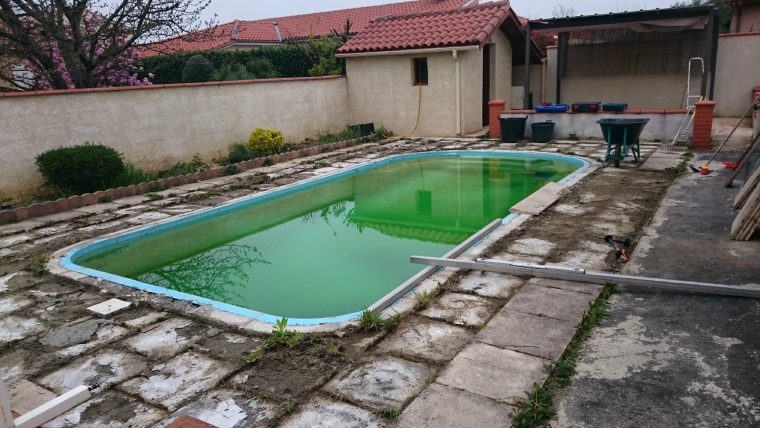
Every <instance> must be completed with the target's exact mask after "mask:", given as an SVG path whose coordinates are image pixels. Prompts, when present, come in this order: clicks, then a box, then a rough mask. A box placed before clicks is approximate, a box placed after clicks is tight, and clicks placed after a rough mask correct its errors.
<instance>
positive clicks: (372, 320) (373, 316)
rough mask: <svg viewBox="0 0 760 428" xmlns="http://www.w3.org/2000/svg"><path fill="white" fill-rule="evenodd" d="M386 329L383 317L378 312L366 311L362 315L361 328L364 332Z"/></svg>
mask: <svg viewBox="0 0 760 428" xmlns="http://www.w3.org/2000/svg"><path fill="white" fill-rule="evenodd" d="M383 327H385V322H384V321H383V317H382V316H381V315H380V313H378V312H373V311H370V310H369V309H365V310H363V311H362V314H361V315H359V328H361V329H362V330H364V331H377V330H382V329H383Z"/></svg>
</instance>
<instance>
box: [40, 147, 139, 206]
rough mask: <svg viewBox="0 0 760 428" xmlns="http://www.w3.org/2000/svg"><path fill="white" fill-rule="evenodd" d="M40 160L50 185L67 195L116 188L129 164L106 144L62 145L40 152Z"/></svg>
mask: <svg viewBox="0 0 760 428" xmlns="http://www.w3.org/2000/svg"><path fill="white" fill-rule="evenodd" d="M35 159H36V163H37V167H38V168H39V170H40V172H41V173H42V176H43V177H44V178H45V182H46V184H47V185H49V186H51V187H52V188H54V189H55V190H57V191H60V192H63V193H67V194H81V193H89V192H95V191H97V190H104V189H108V188H109V187H114V186H116V185H118V184H120V183H119V181H120V180H122V179H123V177H124V174H125V173H126V166H125V165H124V160H123V159H122V157H121V154H120V153H119V152H117V151H116V150H114V149H112V148H110V147H107V146H104V145H102V144H94V143H89V142H88V143H85V144H82V145H78V146H70V147H61V148H57V149H53V150H48V151H46V152H44V153H41V154H39V155H37V157H36V158H35Z"/></svg>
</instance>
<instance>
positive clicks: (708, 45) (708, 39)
mask: <svg viewBox="0 0 760 428" xmlns="http://www.w3.org/2000/svg"><path fill="white" fill-rule="evenodd" d="M714 32H715V9H713V10H711V11H710V17H709V19H708V21H707V28H706V29H705V47H704V50H703V53H702V58H707V59H708V60H710V64H712V52H713V46H712V45H713V38H714V34H713V33H714ZM710 71H711V70H710ZM708 72H709V71H708V69H707V67H704V66H703V67H702V86H701V87H700V91H699V94H700V95H702V96H703V97H707V82H708V80H709V76H708ZM689 95H691V94H689Z"/></svg>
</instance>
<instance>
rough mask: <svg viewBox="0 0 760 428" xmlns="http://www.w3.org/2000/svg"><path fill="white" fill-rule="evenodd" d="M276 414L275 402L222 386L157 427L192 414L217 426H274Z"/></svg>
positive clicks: (226, 427) (157, 425) (219, 427)
mask: <svg viewBox="0 0 760 428" xmlns="http://www.w3.org/2000/svg"><path fill="white" fill-rule="evenodd" d="M277 414H278V412H277V407H276V406H275V405H274V404H273V403H270V402H268V401H264V400H262V399H260V398H255V397H249V396H247V395H246V394H245V393H242V392H240V391H233V390H230V389H222V390H219V391H211V392H210V393H208V394H206V395H204V396H203V397H202V398H200V399H198V400H196V401H193V402H191V403H190V404H188V405H186V406H184V407H182V408H181V409H179V410H177V411H175V412H174V413H172V414H171V415H170V416H169V417H168V418H166V419H164V420H163V421H161V422H160V423H158V424H156V427H157V428H163V427H166V426H168V425H170V424H172V423H173V422H174V421H176V420H177V419H178V418H180V417H182V416H191V417H193V418H195V419H198V420H200V421H203V422H206V423H207V424H210V425H212V426H215V427H217V428H242V427H250V426H271V425H273V422H274V419H275V417H277Z"/></svg>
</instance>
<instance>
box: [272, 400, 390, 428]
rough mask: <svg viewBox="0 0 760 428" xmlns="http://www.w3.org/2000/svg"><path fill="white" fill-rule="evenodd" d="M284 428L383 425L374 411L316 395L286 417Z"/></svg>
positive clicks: (375, 427) (357, 427) (374, 426)
mask: <svg viewBox="0 0 760 428" xmlns="http://www.w3.org/2000/svg"><path fill="white" fill-rule="evenodd" d="M280 426H282V427H283V428H333V427H345V428H364V427H367V428H379V427H381V426H383V424H382V422H381V420H380V418H379V417H377V416H376V415H375V414H374V413H372V412H370V411H368V410H365V409H362V408H361V407H356V406H353V405H351V404H348V403H343V402H340V401H333V400H328V399H325V398H322V397H316V398H314V399H312V400H310V401H309V402H307V403H306V404H304V405H303V406H301V408H300V409H299V410H298V411H297V412H296V413H294V414H293V415H291V416H290V417H288V418H287V419H285V420H284V421H283V422H282V424H281V425H280Z"/></svg>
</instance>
